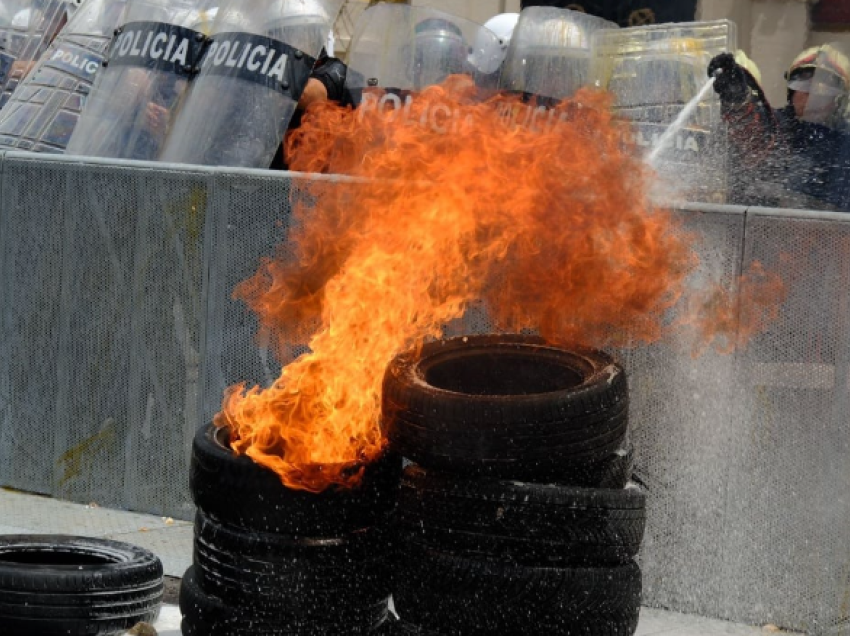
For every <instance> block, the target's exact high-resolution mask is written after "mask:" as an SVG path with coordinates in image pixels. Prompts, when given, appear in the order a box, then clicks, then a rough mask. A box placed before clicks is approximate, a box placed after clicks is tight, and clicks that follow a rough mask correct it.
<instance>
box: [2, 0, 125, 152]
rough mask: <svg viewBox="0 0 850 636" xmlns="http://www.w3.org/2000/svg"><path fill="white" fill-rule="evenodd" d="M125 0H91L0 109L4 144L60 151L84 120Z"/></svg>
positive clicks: (4, 146) (120, 20)
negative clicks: (83, 112) (88, 100)
mask: <svg viewBox="0 0 850 636" xmlns="http://www.w3.org/2000/svg"><path fill="white" fill-rule="evenodd" d="M126 4H127V2H126V0H87V1H86V3H85V4H84V5H83V6H81V7H80V9H79V10H78V11H76V12H75V13H74V15H73V16H72V17H71V19H70V21H69V22H68V24H67V25H66V26H65V27H64V28H63V29H62V31H61V32H60V33H59V35H58V36H57V37H56V39H55V40H54V41H53V43H52V44H51V45H50V47H49V48H48V49H47V51H46V52H45V53H44V55H42V56H41V59H40V60H39V61H38V64H37V65H36V66H35V68H34V69H33V71H32V72H31V73H30V74H29V75H28V76H27V77H26V78H24V80H23V81H22V82H21V85H20V86H19V90H17V91H15V93H13V94H12V96H11V98H10V99H9V102H8V103H7V104H6V106H5V107H4V108H3V110H2V111H0V147H2V148H19V149H22V150H32V151H34V152H50V153H61V152H64V151H65V146H66V145H67V143H68V139H69V138H70V136H71V133H72V132H73V130H74V127H75V126H76V124H77V121H78V120H79V116H80V112H81V110H82V109H83V107H84V105H85V103H86V97H87V95H88V93H89V91H90V89H91V86H92V83H93V82H94V79H95V76H96V74H97V73H98V72H99V71H100V70H101V69H102V63H103V60H104V57H105V51H106V48H107V46H108V45H109V40H110V39H111V38H112V35H113V32H114V31H115V29H116V28H117V27H118V26H119V25H121V24H123V23H124V22H123V13H124V10H125V8H126Z"/></svg>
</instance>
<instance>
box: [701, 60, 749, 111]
mask: <svg viewBox="0 0 850 636" xmlns="http://www.w3.org/2000/svg"><path fill="white" fill-rule="evenodd" d="M708 76H709V77H714V78H715V80H714V91H715V92H716V93H717V94H718V95H720V99H721V101H724V102H735V103H741V102H743V101H746V99H747V97H748V96H749V94H750V87H749V84H748V83H747V73H746V71H745V70H744V69H743V68H742V67H741V66H740V65H739V64H738V63H737V62H736V61H735V56H734V55H732V54H731V53H721V54H720V55H715V56H714V57H713V58H712V59H711V62H709V63H708Z"/></svg>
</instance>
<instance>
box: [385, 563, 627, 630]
mask: <svg viewBox="0 0 850 636" xmlns="http://www.w3.org/2000/svg"><path fill="white" fill-rule="evenodd" d="M640 599H641V573H640V568H639V567H638V566H637V564H636V563H635V562H634V561H630V562H628V563H624V564H620V565H615V566H600V567H533V566H525V565H519V564H511V563H504V562H500V561H485V560H477V559H467V558H463V557H458V556H454V555H448V554H443V553H440V552H438V551H435V550H430V549H417V548H414V547H413V546H408V550H407V555H406V558H405V560H404V562H403V563H402V564H400V567H399V572H398V574H397V577H396V581H395V584H394V587H393V602H394V604H395V609H396V611H397V612H398V615H399V617H400V618H401V620H402V621H406V622H408V623H411V624H414V625H417V626H419V627H420V628H422V629H424V630H427V631H426V632H425V633H428V632H429V631H433V632H437V633H439V634H445V635H446V636H455V635H458V636H460V635H463V636H470V635H477V634H534V635H538V634H571V635H581V636H632V634H634V632H635V629H636V627H637V621H638V615H639V612H640Z"/></svg>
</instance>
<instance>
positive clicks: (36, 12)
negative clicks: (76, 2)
mask: <svg viewBox="0 0 850 636" xmlns="http://www.w3.org/2000/svg"><path fill="white" fill-rule="evenodd" d="M71 6H72V5H71V4H69V3H68V2H67V1H66V0H4V1H3V2H2V4H0V108H2V107H3V106H4V105H5V104H6V102H7V101H8V99H9V96H10V95H11V94H12V93H13V92H14V91H15V89H16V88H17V86H18V85H19V84H20V82H21V80H23V79H24V78H25V77H26V76H27V75H28V74H29V72H30V70H32V68H33V66H34V65H35V63H36V61H37V60H38V59H39V57H40V56H41V54H42V53H44V51H45V49H46V48H47V47H48V45H49V44H50V42H51V41H52V40H53V38H55V37H56V35H57V34H58V33H59V31H60V30H61V29H62V27H63V26H64V25H65V23H66V22H67V19H68V12H69V9H70V7H71Z"/></svg>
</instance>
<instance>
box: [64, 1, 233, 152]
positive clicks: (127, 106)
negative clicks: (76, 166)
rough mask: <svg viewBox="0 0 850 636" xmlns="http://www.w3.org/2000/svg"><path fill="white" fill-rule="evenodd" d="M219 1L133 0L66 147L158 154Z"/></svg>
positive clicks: (76, 150) (196, 62)
mask: <svg viewBox="0 0 850 636" xmlns="http://www.w3.org/2000/svg"><path fill="white" fill-rule="evenodd" d="M215 2H216V0H199V1H198V2H195V1H194V0H131V2H130V3H129V5H128V7H127V11H126V16H125V19H126V22H125V23H124V24H123V25H122V26H120V27H119V28H118V29H116V31H115V35H114V37H113V38H112V41H111V43H110V45H109V49H108V53H107V60H106V67H105V68H103V69H101V70H100V71H99V72H98V73H97V77H96V78H95V81H94V85H93V86H92V89H91V93H90V94H89V97H88V100H87V101H86V105H85V107H84V108H83V111H82V114H81V115H80V119H79V121H78V122H77V126H76V127H75V128H74V132H73V133H72V134H71V138H70V139H69V141H68V145H67V147H66V152H67V153H68V154H74V155H88V156H94V157H112V158H120V159H137V160H154V159H156V157H157V156H158V155H159V152H160V150H161V149H162V145H163V142H164V141H165V138H166V135H167V132H168V128H169V126H170V124H171V121H172V118H173V115H174V113H175V111H176V108H177V106H178V104H179V101H180V98H181V97H182V95H183V93H184V91H185V90H186V86H187V83H188V81H189V79H190V78H191V77H192V75H193V74H194V73H195V72H196V69H197V64H198V61H199V60H200V57H201V54H202V52H203V50H204V48H205V46H206V40H207V37H206V34H204V33H203V31H201V30H200V29H202V28H203V25H204V24H206V23H208V22H209V18H208V13H209V11H211V10H212V9H213V8H214V4H215Z"/></svg>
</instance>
